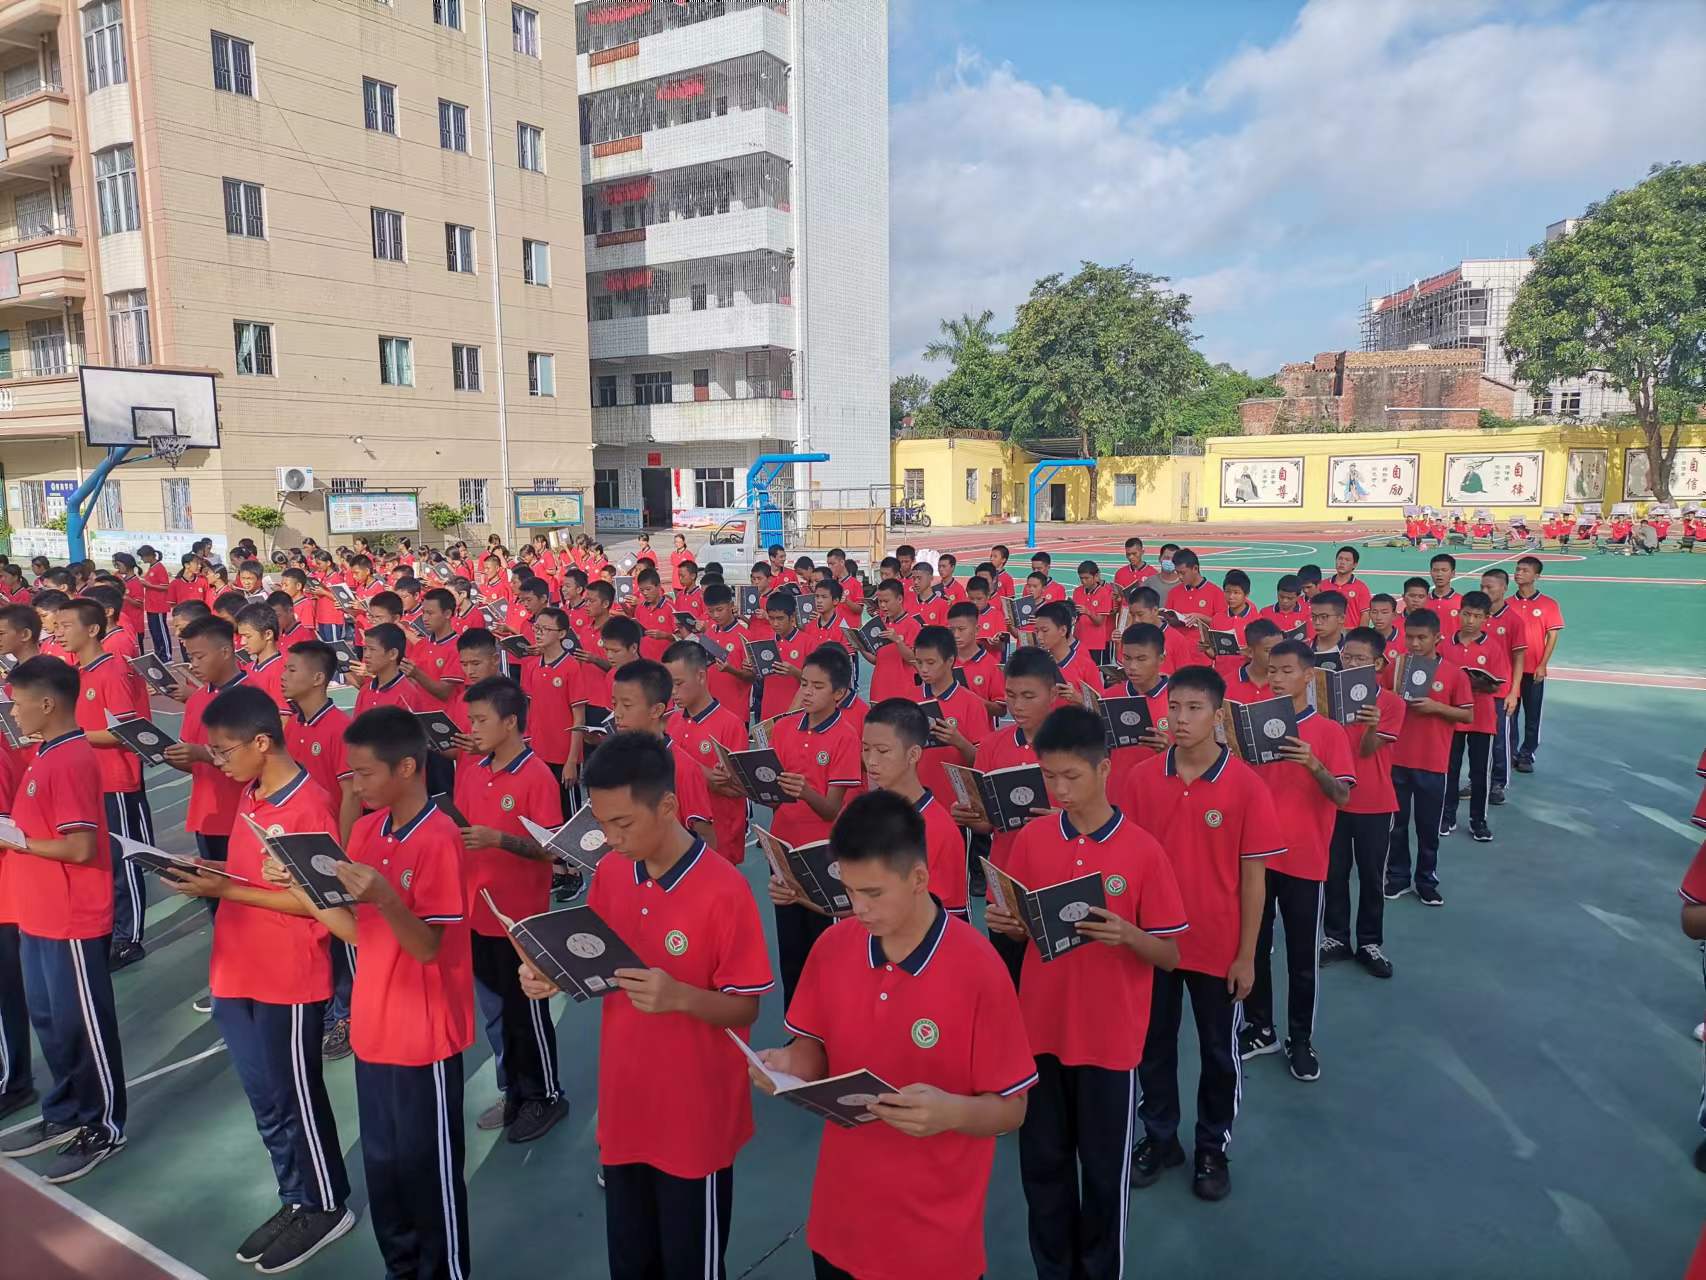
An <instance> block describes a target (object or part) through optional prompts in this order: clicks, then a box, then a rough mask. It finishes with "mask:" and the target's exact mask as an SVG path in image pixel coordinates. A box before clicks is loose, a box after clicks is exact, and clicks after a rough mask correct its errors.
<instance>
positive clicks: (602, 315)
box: [592, 293, 616, 320]
mask: <svg viewBox="0 0 1706 1280" xmlns="http://www.w3.org/2000/svg"><path fill="white" fill-rule="evenodd" d="M615 314H616V299H614V298H612V297H611V296H610V295H609V294H608V293H601V294H598V295H596V296H595V297H594V298H593V300H592V319H594V320H609V319H610V318H611V317H612V316H614V315H615Z"/></svg>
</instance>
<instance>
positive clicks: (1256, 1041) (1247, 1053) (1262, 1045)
mask: <svg viewBox="0 0 1706 1280" xmlns="http://www.w3.org/2000/svg"><path fill="white" fill-rule="evenodd" d="M1279 1047H1280V1043H1279V1037H1278V1036H1277V1035H1275V1034H1274V1029H1273V1028H1272V1027H1257V1026H1247V1027H1245V1028H1244V1029H1243V1030H1241V1031H1240V1032H1239V1033H1238V1056H1239V1057H1240V1058H1243V1059H1244V1060H1246V1061H1248V1060H1249V1059H1251V1058H1259V1057H1261V1056H1262V1055H1263V1054H1264V1053H1278V1052H1279Z"/></svg>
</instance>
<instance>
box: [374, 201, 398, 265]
mask: <svg viewBox="0 0 1706 1280" xmlns="http://www.w3.org/2000/svg"><path fill="white" fill-rule="evenodd" d="M373 256H374V257H375V258H384V259H385V260H387V261H389V262H401V261H403V215H402V214H401V213H399V212H398V211H397V210H395V209H375V210H374V211H373Z"/></svg>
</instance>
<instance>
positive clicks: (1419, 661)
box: [1392, 653, 1439, 702]
mask: <svg viewBox="0 0 1706 1280" xmlns="http://www.w3.org/2000/svg"><path fill="white" fill-rule="evenodd" d="M1438 670H1439V659H1438V658H1437V657H1433V658H1419V657H1417V656H1416V655H1415V654H1413V653H1401V654H1399V655H1398V656H1397V658H1395V659H1394V660H1393V662H1392V691H1393V692H1394V693H1396V694H1397V695H1398V696H1399V697H1400V698H1402V699H1404V701H1405V702H1421V701H1423V700H1424V699H1426V698H1429V697H1431V696H1432V695H1433V687H1434V675H1435V673H1436V672H1437V671H1438Z"/></svg>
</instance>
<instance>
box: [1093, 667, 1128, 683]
mask: <svg viewBox="0 0 1706 1280" xmlns="http://www.w3.org/2000/svg"><path fill="white" fill-rule="evenodd" d="M1097 670H1098V671H1100V672H1101V673H1102V683H1104V684H1113V683H1114V682H1115V681H1116V680H1124V679H1125V678H1126V674H1125V668H1124V667H1123V666H1121V665H1120V664H1119V663H1117V662H1104V663H1103V664H1102V665H1101V666H1100V667H1098V668H1097Z"/></svg>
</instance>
